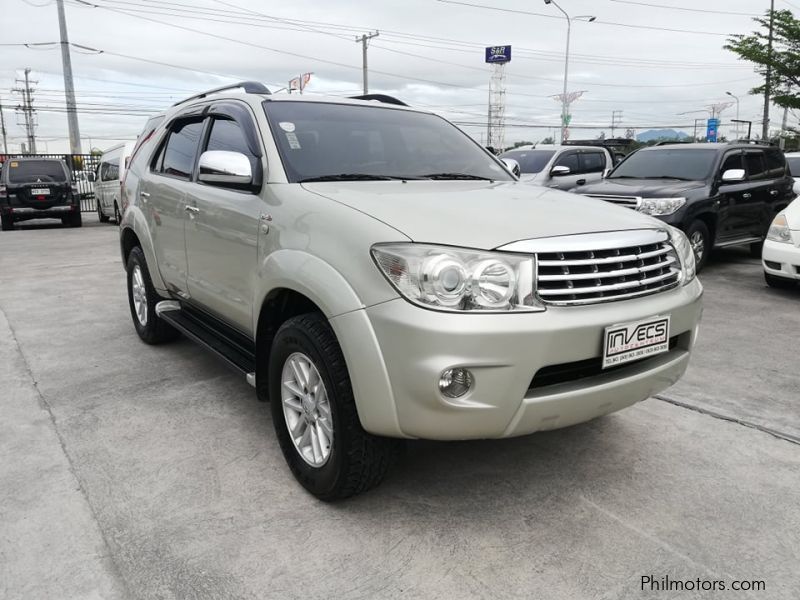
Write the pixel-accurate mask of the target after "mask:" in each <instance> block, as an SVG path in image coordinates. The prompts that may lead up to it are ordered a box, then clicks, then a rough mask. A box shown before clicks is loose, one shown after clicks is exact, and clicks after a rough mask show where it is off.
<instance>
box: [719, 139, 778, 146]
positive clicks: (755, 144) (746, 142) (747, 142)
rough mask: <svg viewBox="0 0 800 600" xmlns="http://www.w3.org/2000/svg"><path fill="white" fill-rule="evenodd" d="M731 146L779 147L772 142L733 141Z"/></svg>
mask: <svg viewBox="0 0 800 600" xmlns="http://www.w3.org/2000/svg"><path fill="white" fill-rule="evenodd" d="M728 143H729V144H750V145H751V146H777V144H776V143H775V142H771V141H769V140H748V139H742V140H731V141H730V142H728Z"/></svg>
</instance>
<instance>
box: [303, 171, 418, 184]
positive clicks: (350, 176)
mask: <svg viewBox="0 0 800 600" xmlns="http://www.w3.org/2000/svg"><path fill="white" fill-rule="evenodd" d="M392 179H403V178H402V177H392V176H390V175H371V174H369V173H339V174H338V175H320V176H319V177H308V178H307V179H301V180H300V181H298V183H311V182H314V181H391V180H392Z"/></svg>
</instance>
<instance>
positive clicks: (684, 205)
mask: <svg viewBox="0 0 800 600" xmlns="http://www.w3.org/2000/svg"><path fill="white" fill-rule="evenodd" d="M793 183H794V181H793V179H792V177H791V176H790V175H789V171H788V169H787V167H786V159H785V158H784V156H783V153H782V152H781V151H780V150H779V149H778V148H775V147H772V146H766V145H753V144H746V143H738V144H669V145H664V146H657V147H651V148H642V149H641V150H638V151H637V152H634V153H633V154H631V155H629V156H628V157H627V158H626V159H625V160H624V161H623V162H622V163H620V164H619V165H617V166H616V167H615V168H614V170H613V171H612V172H611V173H610V174H609V175H608V177H606V179H604V180H603V181H601V182H598V183H595V184H588V185H585V186H582V187H581V188H579V189H577V188H576V189H575V190H572V191H575V192H578V191H579V192H580V193H581V194H583V195H586V196H592V197H594V198H600V199H602V200H606V201H608V202H613V203H614V204H619V205H621V206H625V207H628V208H632V209H635V210H638V211H640V212H643V213H646V214H649V215H653V216H654V217H658V218H659V219H661V220H662V221H664V222H666V223H669V224H670V225H674V226H675V227H677V228H679V229H681V230H683V232H684V233H686V235H687V236H688V237H689V241H690V242H691V243H692V248H693V249H694V253H695V257H696V259H697V267H698V269H699V268H701V267H702V266H703V264H704V263H705V261H706V260H707V258H708V255H709V254H710V253H711V250H712V249H713V248H719V247H723V246H735V245H742V244H749V245H750V248H751V251H752V252H753V253H754V254H756V255H758V256H760V252H761V244H762V243H763V241H764V238H765V237H766V235H767V230H768V229H769V226H770V223H771V222H772V219H773V218H774V217H775V215H776V214H777V213H778V212H780V211H781V210H782V209H784V208H786V206H787V205H788V204H789V203H790V202H791V201H792V200H793V199H794V197H795V194H794V192H793V191H792V184H793Z"/></svg>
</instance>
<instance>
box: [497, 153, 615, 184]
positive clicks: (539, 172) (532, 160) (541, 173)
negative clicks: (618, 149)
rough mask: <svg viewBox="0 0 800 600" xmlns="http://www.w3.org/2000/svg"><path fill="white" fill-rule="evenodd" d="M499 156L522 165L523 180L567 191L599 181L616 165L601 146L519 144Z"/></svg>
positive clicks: (521, 174) (521, 175) (520, 176)
mask: <svg viewBox="0 0 800 600" xmlns="http://www.w3.org/2000/svg"><path fill="white" fill-rule="evenodd" d="M500 158H502V159H513V160H515V161H516V162H517V163H518V164H519V167H520V174H519V180H520V181H524V182H526V183H535V184H537V185H543V186H546V187H552V188H556V189H559V190H565V191H568V190H571V189H573V188H575V187H579V186H582V185H585V184H587V183H594V182H597V181H600V180H601V179H602V178H603V177H604V176H605V175H606V174H607V173H608V172H609V171H610V170H611V168H612V167H613V166H614V161H613V159H612V158H611V154H610V153H609V152H608V150H606V149H605V148H601V147H599V146H553V145H542V144H539V145H537V146H519V147H517V148H514V149H513V150H508V151H506V152H504V153H503V154H501V155H500Z"/></svg>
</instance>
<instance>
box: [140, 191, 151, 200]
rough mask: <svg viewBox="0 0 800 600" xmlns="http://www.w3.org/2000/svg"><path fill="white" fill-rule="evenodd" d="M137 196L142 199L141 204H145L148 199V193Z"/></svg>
mask: <svg viewBox="0 0 800 600" xmlns="http://www.w3.org/2000/svg"><path fill="white" fill-rule="evenodd" d="M139 195H140V196H141V197H142V201H143V202H147V199H148V198H149V197H150V194H149V193H148V192H139Z"/></svg>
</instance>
